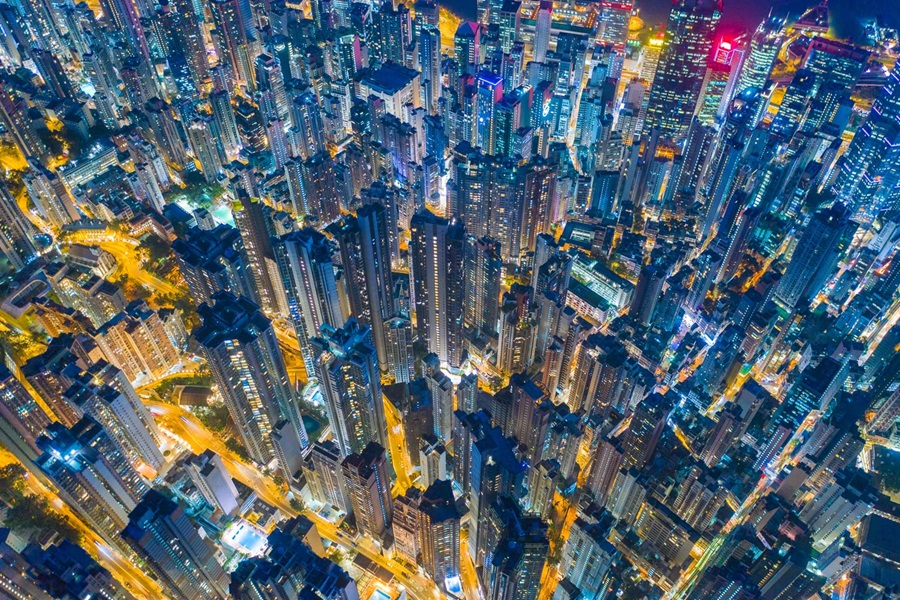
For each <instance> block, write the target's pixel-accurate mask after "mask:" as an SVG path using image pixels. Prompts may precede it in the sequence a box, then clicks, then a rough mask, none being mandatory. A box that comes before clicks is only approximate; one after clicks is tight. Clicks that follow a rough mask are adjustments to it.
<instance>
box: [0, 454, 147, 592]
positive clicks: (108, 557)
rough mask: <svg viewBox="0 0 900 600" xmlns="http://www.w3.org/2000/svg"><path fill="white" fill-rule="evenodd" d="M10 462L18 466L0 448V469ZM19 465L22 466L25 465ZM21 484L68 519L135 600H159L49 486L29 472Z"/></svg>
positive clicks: (144, 580) (134, 570)
mask: <svg viewBox="0 0 900 600" xmlns="http://www.w3.org/2000/svg"><path fill="white" fill-rule="evenodd" d="M12 463H16V464H19V465H21V464H22V463H21V462H19V459H17V458H16V457H15V456H13V454H12V453H10V452H8V451H7V450H5V449H3V448H0V467H4V466H6V465H8V464H12ZM22 466H23V467H24V466H25V465H22ZM26 470H27V467H26ZM25 485H26V486H27V487H28V491H29V492H31V493H32V494H35V495H38V496H43V497H44V498H46V499H47V501H48V502H50V505H51V506H52V507H53V508H54V509H55V510H56V511H57V512H59V513H60V514H62V515H63V516H65V517H66V518H67V519H68V520H69V523H71V524H72V525H73V526H74V527H75V528H76V529H77V530H78V532H79V533H80V534H81V535H82V539H83V542H82V546H84V548H85V550H87V551H88V552H89V553H90V554H91V555H92V556H94V558H96V559H97V562H99V563H100V564H101V565H102V566H103V567H104V568H106V569H107V570H108V571H109V572H110V573H112V575H113V577H114V578H115V579H116V580H117V581H119V582H120V583H121V584H123V585H125V584H128V587H127V589H128V590H129V591H130V592H131V593H132V594H133V595H134V596H135V597H136V598H140V599H144V600H158V599H159V598H162V597H163V595H162V589H161V588H160V587H159V585H158V584H157V583H156V582H155V581H153V580H152V579H150V577H148V576H147V575H146V574H145V573H144V572H143V571H141V570H140V569H139V568H137V567H136V566H134V565H133V564H132V563H131V562H130V561H129V560H128V559H126V558H125V557H123V556H122V555H121V553H120V552H119V551H118V550H117V549H115V548H113V547H112V546H110V545H109V544H108V543H107V542H106V541H105V540H103V538H101V537H100V536H99V535H97V533H96V532H95V531H94V529H93V528H92V527H90V526H89V525H88V524H87V523H85V522H84V521H83V520H82V519H81V517H80V516H79V515H78V513H76V512H75V511H73V510H72V509H70V508H69V505H68V504H66V503H65V502H63V501H62V500H61V499H60V498H59V496H57V494H56V492H55V491H54V490H53V489H52V487H51V486H49V485H47V484H45V483H44V482H42V481H41V478H40V477H38V476H36V475H34V474H33V473H31V472H29V474H28V476H27V477H26V478H25Z"/></svg>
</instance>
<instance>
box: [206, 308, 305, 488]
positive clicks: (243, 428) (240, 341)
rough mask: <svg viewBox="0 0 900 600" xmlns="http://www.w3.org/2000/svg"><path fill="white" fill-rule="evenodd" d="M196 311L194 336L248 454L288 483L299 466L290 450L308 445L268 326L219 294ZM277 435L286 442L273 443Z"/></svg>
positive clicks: (258, 315)
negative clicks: (278, 471)
mask: <svg viewBox="0 0 900 600" xmlns="http://www.w3.org/2000/svg"><path fill="white" fill-rule="evenodd" d="M197 312H198V313H199V315H200V318H201V319H202V321H203V324H202V325H201V326H200V327H199V328H197V329H196V330H195V331H194V337H195V338H196V340H197V342H198V343H199V344H200V345H201V346H202V347H203V349H204V351H205V353H206V356H207V360H208V361H209V365H210V368H211V370H212V372H213V376H214V377H215V380H216V383H217V384H218V387H219V391H220V393H221V394H222V396H223V398H224V400H225V405H226V406H227V407H228V412H229V413H230V415H231V418H232V419H233V420H234V423H235V424H236V425H237V427H238V432H239V434H240V436H241V441H242V442H243V444H244V446H245V447H246V449H247V452H248V454H249V455H250V457H251V458H252V459H253V460H255V461H256V462H258V463H260V464H263V465H267V464H269V463H271V462H272V461H273V460H277V465H278V468H280V469H281V471H282V473H283V474H284V478H285V481H292V480H293V476H294V474H295V473H297V472H298V471H299V469H300V466H301V463H302V457H301V456H300V455H299V453H296V452H295V450H294V449H295V448H298V447H304V448H305V447H306V446H307V445H308V444H309V440H308V438H307V436H306V428H305V427H304V425H303V420H302V419H301V417H300V412H299V409H298V407H297V400H296V398H295V396H294V388H293V387H292V386H291V382H290V380H289V379H288V375H287V370H286V369H285V366H284V359H283V357H282V355H281V349H280V348H279V347H278V339H277V338H276V337H275V332H274V330H273V329H272V324H271V323H270V322H269V319H267V318H266V317H265V316H264V315H263V314H262V313H261V312H260V310H259V308H258V307H257V306H256V305H255V304H253V303H252V302H251V301H250V300H247V299H246V298H243V297H236V296H234V295H232V294H230V293H229V292H217V293H216V294H214V295H213V297H212V304H203V305H201V306H200V307H199V308H198V309H197ZM283 421H287V422H288V423H289V424H290V427H289V428H288V429H287V430H284V429H283V428H282V427H280V424H281V423H282V422H283ZM278 430H281V431H282V435H285V434H286V432H287V435H289V436H290V438H289V439H279V438H277V437H276V436H275V435H274V434H275V432H276V431H278Z"/></svg>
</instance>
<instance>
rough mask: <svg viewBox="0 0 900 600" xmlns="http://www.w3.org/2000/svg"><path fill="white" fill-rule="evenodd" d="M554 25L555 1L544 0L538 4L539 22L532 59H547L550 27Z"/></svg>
mask: <svg viewBox="0 0 900 600" xmlns="http://www.w3.org/2000/svg"><path fill="white" fill-rule="evenodd" d="M552 26H553V2H550V1H548V0H542V2H541V3H540V6H538V12H537V22H536V24H535V26H534V49H533V50H532V53H531V55H532V59H533V60H534V62H536V63H542V62H544V61H546V60H547V52H549V51H550V28H551V27H552Z"/></svg>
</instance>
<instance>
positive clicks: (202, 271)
mask: <svg viewBox="0 0 900 600" xmlns="http://www.w3.org/2000/svg"><path fill="white" fill-rule="evenodd" d="M172 251H173V252H174V253H175V259H176V261H178V268H179V270H180V271H181V274H182V275H183V276H184V279H185V282H186V283H187V286H188V291H189V292H190V295H191V299H192V300H193V301H194V303H195V304H197V305H198V306H199V305H200V304H203V303H204V302H209V301H210V300H211V299H212V297H213V294H215V293H216V292H222V291H225V292H231V293H232V294H234V295H236V296H244V297H245V298H250V299H255V298H256V288H255V285H254V281H253V279H252V275H251V273H250V271H249V267H248V263H247V256H246V253H245V251H244V242H243V240H242V239H241V235H240V232H238V230H237V229H235V228H234V227H231V226H229V225H225V224H221V225H217V226H216V228H215V229H211V230H204V229H200V228H198V227H191V228H190V229H188V230H187V231H186V232H185V233H184V235H183V236H182V237H179V238H178V239H177V240H175V241H174V242H172Z"/></svg>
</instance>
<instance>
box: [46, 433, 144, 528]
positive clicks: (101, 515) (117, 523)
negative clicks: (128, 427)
mask: <svg viewBox="0 0 900 600" xmlns="http://www.w3.org/2000/svg"><path fill="white" fill-rule="evenodd" d="M37 444H38V447H39V448H40V449H41V451H42V453H41V455H40V456H39V457H38V459H37V461H36V464H37V465H38V467H40V469H41V471H43V473H44V474H45V475H46V476H47V477H48V478H50V480H51V481H53V483H54V485H56V487H57V488H58V489H59V490H60V495H61V496H62V498H63V499H64V500H65V501H66V502H67V503H68V504H69V506H71V507H72V508H73V509H74V510H75V511H76V512H77V513H78V514H80V515H81V516H82V517H83V518H84V519H85V520H87V522H88V523H90V524H91V525H92V526H93V527H96V528H97V530H98V532H99V533H101V535H103V536H104V537H105V538H106V539H107V540H110V541H111V542H112V543H117V542H118V533H119V531H121V530H122V528H123V527H125V525H126V524H127V523H128V513H129V512H130V511H132V510H134V508H135V507H136V506H137V503H138V502H139V501H140V500H141V498H142V497H143V496H144V494H145V493H146V492H147V490H148V486H147V484H146V482H145V481H144V479H143V477H141V476H140V475H139V474H138V472H137V470H136V469H135V468H134V466H132V464H131V462H130V461H129V460H128V458H127V456H126V455H124V454H123V453H122V452H120V451H119V450H118V448H117V447H116V444H115V443H114V442H113V441H112V440H111V439H110V437H109V435H108V434H107V432H106V431H105V430H104V429H103V427H102V426H101V425H100V424H99V423H97V421H95V420H94V419H92V418H91V417H84V418H83V419H81V420H80V421H79V422H78V423H76V424H75V425H74V426H72V427H71V428H66V427H65V426H63V425H61V424H60V423H51V424H50V425H48V426H47V429H46V433H45V435H43V436H41V437H40V438H39V439H38V442H37Z"/></svg>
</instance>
